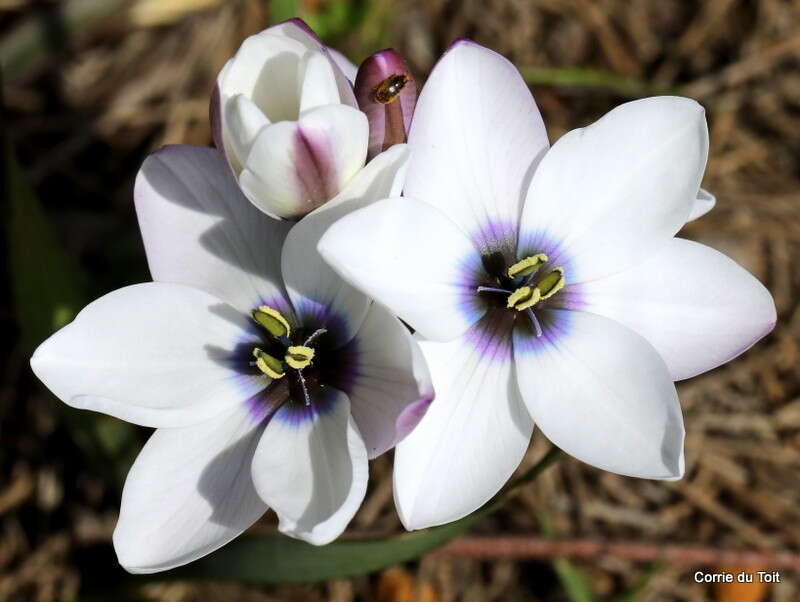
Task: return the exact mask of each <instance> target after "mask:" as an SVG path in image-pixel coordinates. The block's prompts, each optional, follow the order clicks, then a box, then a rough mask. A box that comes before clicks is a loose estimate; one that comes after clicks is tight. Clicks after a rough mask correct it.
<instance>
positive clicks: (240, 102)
mask: <svg viewBox="0 0 800 602" xmlns="http://www.w3.org/2000/svg"><path fill="white" fill-rule="evenodd" d="M225 123H226V125H227V126H228V140H230V150H231V152H232V153H233V158H234V159H235V160H236V165H239V166H241V165H242V164H243V163H244V161H245V159H247V156H248V155H249V154H250V149H251V148H252V146H253V141H254V140H255V139H256V136H257V135H258V133H259V132H260V131H261V129H262V128H263V127H265V126H267V125H269V119H267V117H266V115H264V113H262V112H261V109H259V108H258V107H257V106H256V105H255V104H253V101H252V100H250V99H249V98H247V97H246V96H245V95H244V94H237V95H236V96H234V97H233V98H231V99H230V100H228V102H227V103H226V104H225ZM239 169H241V167H240V168H239ZM237 171H239V170H237Z"/></svg>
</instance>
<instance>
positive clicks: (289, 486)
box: [252, 387, 368, 545]
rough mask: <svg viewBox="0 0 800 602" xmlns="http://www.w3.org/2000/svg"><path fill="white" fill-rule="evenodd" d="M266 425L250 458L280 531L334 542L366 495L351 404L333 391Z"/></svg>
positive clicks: (362, 452) (363, 455)
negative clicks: (275, 516)
mask: <svg viewBox="0 0 800 602" xmlns="http://www.w3.org/2000/svg"><path fill="white" fill-rule="evenodd" d="M289 403H290V404H291V405H288V404H287V405H284V406H283V407H282V408H281V409H280V410H278V411H277V412H276V413H275V415H274V416H273V417H272V419H271V420H270V422H269V424H268V425H267V428H266V429H265V431H264V434H263V435H262V437H261V441H260V442H259V444H258V448H257V449H256V452H255V457H254V458H253V467H252V474H253V481H254V482H255V485H256V490H257V491H258V493H259V495H260V496H261V498H262V499H263V500H265V501H266V502H267V503H268V504H269V505H270V507H271V508H273V509H274V510H275V512H276V514H277V515H278V518H279V519H280V523H279V529H280V530H281V532H283V533H286V534H287V535H291V536H293V537H297V538H299V539H303V540H305V541H308V542H309V543H312V544H314V545H324V544H326V543H329V542H331V541H333V540H334V539H335V538H336V537H338V536H339V535H340V534H341V533H342V531H344V529H345V527H347V523H349V522H350V519H352V518H353V515H354V514H355V513H356V510H358V507H359V506H360V505H361V502H362V500H363V499H364V494H365V493H366V491H367V477H368V474H367V472H368V468H367V450H366V448H365V447H364V441H363V440H362V439H361V435H359V433H358V427H356V424H355V421H354V420H353V417H352V416H351V414H350V402H349V401H348V399H347V396H346V395H345V394H344V393H342V392H341V391H337V390H335V389H333V388H331V387H328V388H327V389H326V392H325V394H324V395H323V394H320V395H319V396H317V397H316V398H314V399H313V400H312V403H311V405H309V406H304V405H303V402H302V401H294V402H289Z"/></svg>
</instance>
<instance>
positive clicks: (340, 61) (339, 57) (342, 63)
mask: <svg viewBox="0 0 800 602" xmlns="http://www.w3.org/2000/svg"><path fill="white" fill-rule="evenodd" d="M328 54H329V55H330V57H331V60H332V61H333V62H334V63H335V64H336V66H337V67H339V69H340V70H341V71H342V73H343V74H344V76H345V77H346V78H347V81H349V82H350V83H351V84H352V83H354V82H355V81H356V73H358V67H356V66H355V65H354V64H353V63H351V62H350V59H348V58H347V57H346V56H345V55H343V54H342V53H341V52H339V51H338V50H336V49H335V48H330V47H328Z"/></svg>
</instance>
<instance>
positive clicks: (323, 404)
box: [272, 387, 339, 428]
mask: <svg viewBox="0 0 800 602" xmlns="http://www.w3.org/2000/svg"><path fill="white" fill-rule="evenodd" d="M310 397H311V403H310V404H309V405H306V404H305V402H304V401H302V400H296V399H290V400H289V401H287V402H286V403H284V404H283V405H282V406H281V407H280V408H279V409H278V411H277V412H275V414H274V415H273V416H272V421H276V422H278V423H280V424H282V425H284V426H288V427H291V428H298V427H300V426H302V425H303V424H305V423H307V422H311V421H313V420H315V419H316V418H317V417H318V416H325V415H327V414H330V413H331V412H332V411H333V409H334V408H335V407H336V401H337V400H338V399H339V396H338V395H337V394H336V392H335V389H333V388H332V387H323V388H320V389H317V390H316V391H314V392H313V393H312V394H311V396H310Z"/></svg>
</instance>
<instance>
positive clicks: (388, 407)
mask: <svg viewBox="0 0 800 602" xmlns="http://www.w3.org/2000/svg"><path fill="white" fill-rule="evenodd" d="M340 353H342V354H343V355H344V356H345V357H348V356H349V358H350V359H349V361H348V362H347V365H346V367H345V368H344V371H345V373H344V374H342V375H341V378H342V380H343V383H342V384H343V390H344V391H345V393H347V396H348V397H349V398H350V410H351V411H352V413H353V417H354V418H355V420H356V424H358V430H359V431H360V433H361V436H362V437H363V439H364V443H365V444H366V446H367V451H368V453H369V457H370V458H374V457H376V456H379V455H381V454H382V453H384V452H385V451H387V450H389V449H391V448H393V447H394V446H395V445H397V443H398V442H400V441H401V440H402V439H403V438H405V437H406V435H408V433H410V432H411V431H412V430H413V429H414V427H415V426H416V425H417V423H419V421H420V420H421V419H422V417H423V416H424V415H425V412H426V411H427V409H428V406H429V405H430V403H431V401H432V400H433V385H432V384H431V377H430V374H429V372H428V366H427V364H426V363H425V358H424V357H423V356H422V352H421V351H420V348H419V344H418V343H417V341H416V340H415V339H414V337H412V336H411V333H409V331H408V329H407V328H406V327H405V326H404V325H403V324H402V323H401V322H400V321H399V320H398V319H397V318H395V317H394V316H392V314H390V313H389V312H388V311H386V310H385V309H384V308H383V307H381V306H379V305H377V304H375V303H373V304H372V305H371V307H370V310H369V313H368V314H367V317H366V318H365V320H364V323H363V324H362V326H361V328H360V329H359V330H358V332H357V333H356V336H355V337H354V338H353V340H352V341H350V343H348V345H347V347H345V348H344V349H343V350H342V351H341V352H340Z"/></svg>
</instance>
